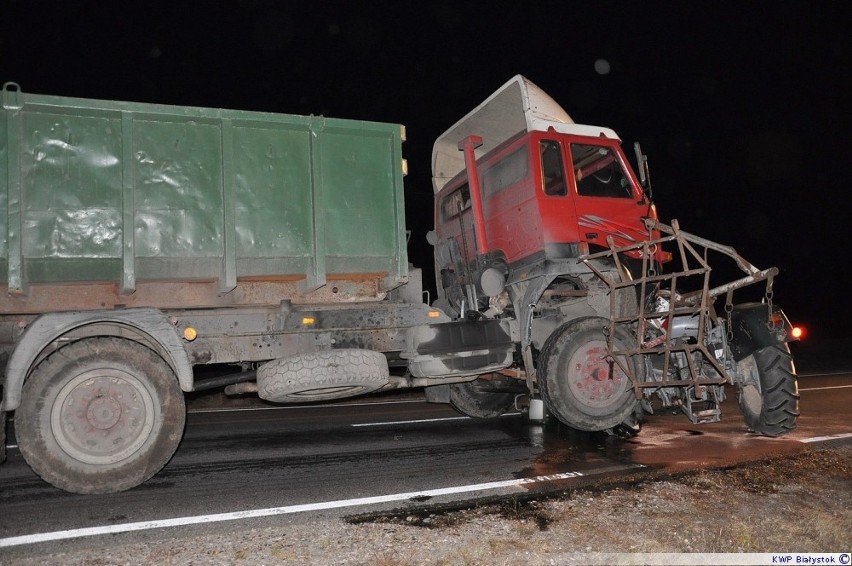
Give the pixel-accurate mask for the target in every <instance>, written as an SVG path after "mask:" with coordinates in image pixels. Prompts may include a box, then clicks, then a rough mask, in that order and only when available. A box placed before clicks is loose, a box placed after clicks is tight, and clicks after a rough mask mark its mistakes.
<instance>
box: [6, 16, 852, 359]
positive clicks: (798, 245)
mask: <svg viewBox="0 0 852 566" xmlns="http://www.w3.org/2000/svg"><path fill="white" fill-rule="evenodd" d="M51 4H55V6H53V7H52V6H51ZM361 4H362V3H359V2H320V1H316V2H307V1H301V2H287V1H283V0H281V1H273V0H268V1H248V0H244V1H236V2H216V3H213V2H209V3H208V2H185V3H181V2H176V1H175V2H161V3H151V2H102V3H98V2H80V3H78V2H64V3H59V2H55V3H54V2H44V3H42V2H33V1H9V0H0V81H2V82H5V81H15V82H17V83H19V84H20V85H21V88H22V90H24V91H25V92H35V93H41V94H58V95H66V96H77V97H86V98H104V99H123V100H133V101H140V102H156V103H164V104H177V105H198V106H211V107H224V108H238V109H246V110H263V111H273V112H284V113H291V114H323V115H326V116H332V117H336V118H353V119H363V120H376V121H382V122H397V123H401V124H405V126H406V127H407V132H408V141H407V142H406V143H405V145H404V146H403V151H404V154H405V157H406V158H407V159H408V163H409V171H410V173H409V176H408V177H407V179H406V199H407V207H408V216H407V222H408V227H409V228H410V229H411V230H412V231H413V235H412V244H411V257H412V260H413V261H414V262H415V263H417V264H418V265H420V266H422V267H424V268H430V267H431V259H430V258H429V255H428V254H429V253H430V252H431V248H430V247H429V246H428V245H427V244H426V243H425V233H426V231H427V230H429V229H430V228H431V227H432V226H431V225H432V217H431V207H432V204H431V198H432V189H431V181H430V155H431V148H432V142H433V141H434V139H435V138H436V137H437V136H438V135H439V134H440V133H442V132H443V131H444V130H445V129H446V128H448V127H449V126H450V125H452V124H453V123H454V122H455V121H456V120H458V119H459V118H460V117H461V116H463V115H464V114H465V113H467V112H468V111H469V110H470V109H472V108H473V107H474V106H475V105H477V104H478V103H479V102H481V101H482V100H483V99H484V98H485V97H487V96H488V95H489V94H490V93H491V92H493V91H494V90H495V89H496V88H497V87H499V86H500V85H502V84H503V83H504V82H506V81H507V80H508V79H509V78H511V77H512V76H513V75H515V74H518V73H520V74H523V75H525V76H526V77H528V78H529V79H530V80H532V81H533V82H535V83H536V84H538V86H540V87H542V88H543V89H544V90H545V91H546V92H547V93H549V94H550V95H551V96H552V97H553V98H554V99H555V100H557V101H558V102H560V103H561V105H562V106H563V107H564V108H565V110H566V111H567V112H568V113H569V114H570V115H571V116H572V117H573V118H574V120H575V121H576V122H579V123H589V124H595V125H602V126H608V127H611V128H613V129H615V131H616V132H618V133H619V135H620V136H621V138H622V139H623V140H624V143H625V146H626V148H627V149H626V151H627V153H628V154H629V155H630V154H632V143H633V142H634V141H640V142H641V143H642V147H643V150H644V151H645V153H647V154H648V156H649V159H650V166H651V177H652V181H653V189H654V198H655V201H656V203H657V208H658V210H659V212H660V217H661V219H662V220H664V221H669V220H671V219H672V218H677V219H678V220H679V222H680V225H681V227H682V228H683V229H684V230H687V231H690V232H693V233H696V234H699V235H702V236H705V237H707V238H710V239H713V240H717V241H719V242H722V243H725V244H729V245H733V246H734V247H736V248H737V250H738V251H739V252H740V253H741V254H742V255H744V256H745V257H746V258H747V259H749V260H750V261H751V262H752V263H754V264H756V265H758V266H759V267H768V266H771V265H775V266H778V267H779V268H780V269H781V276H780V277H779V278H778V279H777V281H776V286H775V301H776V302H777V303H778V304H780V305H781V306H782V307H784V308H785V310H786V311H787V313H788V315H789V316H790V317H791V319H793V320H794V321H796V322H801V323H804V324H806V325H807V326H808V327H809V331H810V336H809V340H810V341H812V342H811V344H812V345H814V344H816V343H828V341H829V340H830V339H834V338H838V337H845V338H852V330H850V328H851V327H852V324H850V322H849V321H850V319H852V306H851V305H850V303H852V301H850V294H852V293H850V286H849V283H848V281H849V277H850V275H849V274H850V272H852V268H850V259H852V253H850V250H849V246H850V245H852V229H850V227H849V219H850V217H852V205H851V204H850V203H852V198H850V195H849V193H850V191H852V171H850V169H852V168H850V162H852V160H850V158H849V152H850V149H849V142H850V136H849V127H850V125H852V124H851V123H850V122H852V120H850V116H852V111H850V104H849V102H848V99H849V91H850V88H849V87H850V86H852V84H850V82H852V81H850V78H852V39H850V38H852V32H850V29H852V17H850V16H849V11H848V10H847V9H846V8H845V7H844V6H845V4H846V3H844V2H832V3H829V2H784V1H777V2H713V3H700V2H677V3H673V2H616V3H608V2H600V1H598V2H592V3H585V2H584V3H581V2H569V1H562V2H533V1H531V2H517V3H515V4H516V7H514V8H497V7H495V6H497V5H498V4H503V3H497V2H490V3H489V2H482V3H475V2H465V1H455V2H425V1H421V2H411V3H408V2H395V3H385V2H369V3H366V2H365V3H363V4H365V5H368V6H370V7H368V8H364V7H363V6H361ZM846 354H847V356H850V355H852V354H850V353H849V352H847V353H846Z"/></svg>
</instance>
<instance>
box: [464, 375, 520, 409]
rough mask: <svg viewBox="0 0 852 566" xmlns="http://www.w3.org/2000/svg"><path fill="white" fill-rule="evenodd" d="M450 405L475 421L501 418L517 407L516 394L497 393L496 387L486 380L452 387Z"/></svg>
mask: <svg viewBox="0 0 852 566" xmlns="http://www.w3.org/2000/svg"><path fill="white" fill-rule="evenodd" d="M450 405H452V406H453V408H454V409H455V410H457V411H458V412H460V413H461V414H463V415H467V416H468V417H473V418H475V419H488V418H491V417H499V416H500V415H502V414H503V413H505V412H506V411H507V410H509V409H511V408H512V407H514V406H515V394H514V393H511V392H505V391H495V386H494V384H492V383H491V382H489V381H487V380H484V379H476V380H474V381H468V382H465V383H453V384H452V385H450Z"/></svg>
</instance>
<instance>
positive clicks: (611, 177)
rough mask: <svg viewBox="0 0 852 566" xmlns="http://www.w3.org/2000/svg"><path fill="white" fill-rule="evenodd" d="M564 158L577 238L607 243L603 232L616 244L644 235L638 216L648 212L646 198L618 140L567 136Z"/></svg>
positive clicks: (631, 240)
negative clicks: (576, 227)
mask: <svg viewBox="0 0 852 566" xmlns="http://www.w3.org/2000/svg"><path fill="white" fill-rule="evenodd" d="M568 159H569V163H570V166H569V167H568V169H569V170H568V176H569V178H570V184H571V191H572V193H573V196H574V199H573V200H574V207H575V210H576V214H577V226H578V229H579V235H580V240H581V241H584V242H587V243H588V244H589V245H590V246H601V247H607V246H608V244H607V236H613V238H614V240H615V244H616V245H628V244H631V243H633V242H636V241H640V240H642V239H644V238H646V237H647V231H646V230H645V227H644V223H643V220H642V218H643V217H644V216H646V215H647V214H649V212H650V211H649V205H648V201H647V200H646V199H645V197H644V195H643V193H642V190H641V188H640V187H639V183H638V181H637V180H636V178H635V176H634V175H633V174H632V171H631V170H630V168H629V167H627V162H626V160H625V159H624V154H623V153H622V152H621V149H620V147H619V145H618V142H617V141H616V140H600V141H598V140H591V139H588V138H586V139H583V138H577V139H572V140H569V143H568Z"/></svg>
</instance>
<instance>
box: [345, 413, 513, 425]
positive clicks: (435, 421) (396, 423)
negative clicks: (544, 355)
mask: <svg viewBox="0 0 852 566" xmlns="http://www.w3.org/2000/svg"><path fill="white" fill-rule="evenodd" d="M521 414H523V413H503V414H502V415H500V416H501V417H517V416H518V415H521ZM465 420H474V419H473V418H472V417H440V418H436V419H414V420H410V421H387V422H378V423H358V424H353V425H349V426H384V425H401V424H418V423H437V422H441V421H465Z"/></svg>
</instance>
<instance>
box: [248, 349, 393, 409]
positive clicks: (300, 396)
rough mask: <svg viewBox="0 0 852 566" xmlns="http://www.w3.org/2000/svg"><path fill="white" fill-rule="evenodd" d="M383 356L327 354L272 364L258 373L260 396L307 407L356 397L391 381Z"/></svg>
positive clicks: (371, 353)
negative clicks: (318, 402) (327, 401)
mask: <svg viewBox="0 0 852 566" xmlns="http://www.w3.org/2000/svg"><path fill="white" fill-rule="evenodd" d="M389 376H390V372H389V371H388V361H387V358H385V356H384V354H382V353H381V352H374V351H372V350H359V349H354V348H353V349H340V350H325V351H322V352H311V353H308V354H297V355H295V356H287V357H286V358H279V359H277V360H272V361H271V362H267V363H265V364H263V365H262V366H260V367H259V368H258V370H257V392H258V395H259V396H260V398H261V399H266V400H267V401H272V402H273V403H305V402H308V401H325V400H329V399H341V398H344V397H354V396H355V395H362V394H364V393H369V392H371V391H375V390H376V389H380V388H382V387H383V386H385V385H386V384H387V383H388V381H390V377H389Z"/></svg>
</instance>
